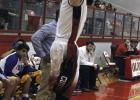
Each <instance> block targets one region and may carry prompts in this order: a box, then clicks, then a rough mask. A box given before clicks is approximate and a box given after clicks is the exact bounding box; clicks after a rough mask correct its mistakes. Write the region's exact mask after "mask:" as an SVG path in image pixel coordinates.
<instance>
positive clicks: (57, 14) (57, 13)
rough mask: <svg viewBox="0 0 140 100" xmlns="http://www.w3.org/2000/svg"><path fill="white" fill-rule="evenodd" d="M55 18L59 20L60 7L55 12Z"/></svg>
mask: <svg viewBox="0 0 140 100" xmlns="http://www.w3.org/2000/svg"><path fill="white" fill-rule="evenodd" d="M55 14H56V15H55V20H56V21H58V17H59V9H57V10H56V12H55Z"/></svg>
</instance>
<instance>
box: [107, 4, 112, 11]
mask: <svg viewBox="0 0 140 100" xmlns="http://www.w3.org/2000/svg"><path fill="white" fill-rule="evenodd" d="M106 10H108V11H112V10H113V8H112V4H111V3H108V5H107V6H106Z"/></svg>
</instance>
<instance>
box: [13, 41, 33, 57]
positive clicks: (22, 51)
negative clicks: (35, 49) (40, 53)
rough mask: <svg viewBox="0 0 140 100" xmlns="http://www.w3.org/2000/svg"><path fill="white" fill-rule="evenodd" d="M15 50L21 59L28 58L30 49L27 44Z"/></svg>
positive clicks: (20, 45)
mask: <svg viewBox="0 0 140 100" xmlns="http://www.w3.org/2000/svg"><path fill="white" fill-rule="evenodd" d="M15 50H16V52H17V54H18V55H19V56H20V57H28V51H29V50H30V48H29V46H28V45H27V44H26V43H22V44H19V45H17V46H16V48H15Z"/></svg>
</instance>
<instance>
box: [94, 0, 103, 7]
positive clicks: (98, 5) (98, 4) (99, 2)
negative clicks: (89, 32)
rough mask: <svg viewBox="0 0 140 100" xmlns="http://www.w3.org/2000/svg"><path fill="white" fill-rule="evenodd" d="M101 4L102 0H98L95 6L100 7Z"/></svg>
mask: <svg viewBox="0 0 140 100" xmlns="http://www.w3.org/2000/svg"><path fill="white" fill-rule="evenodd" d="M100 4H101V1H100V0H96V1H95V3H94V6H95V7H96V8H100Z"/></svg>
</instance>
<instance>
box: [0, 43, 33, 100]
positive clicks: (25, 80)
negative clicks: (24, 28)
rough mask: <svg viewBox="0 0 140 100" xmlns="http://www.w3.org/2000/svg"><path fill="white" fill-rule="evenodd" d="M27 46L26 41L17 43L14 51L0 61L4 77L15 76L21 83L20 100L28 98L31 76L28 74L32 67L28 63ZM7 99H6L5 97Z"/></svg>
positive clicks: (27, 99)
mask: <svg viewBox="0 0 140 100" xmlns="http://www.w3.org/2000/svg"><path fill="white" fill-rule="evenodd" d="M28 51H29V46H28V45H27V44H26V43H22V44H19V45H17V46H16V47H15V52H13V53H11V54H9V55H7V56H6V57H4V58H3V59H1V61H0V65H1V66H0V68H1V69H2V71H3V74H4V75H5V76H6V77H13V76H14V77H17V78H18V79H19V80H20V81H19V83H20V82H21V83H22V88H23V90H22V94H23V97H22V100H29V95H28V93H29V88H30V82H31V78H30V75H28V73H29V72H32V71H33V69H32V68H31V67H30V66H29V65H28V63H27V59H28V55H27V53H28ZM7 100H8V99H7Z"/></svg>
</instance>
